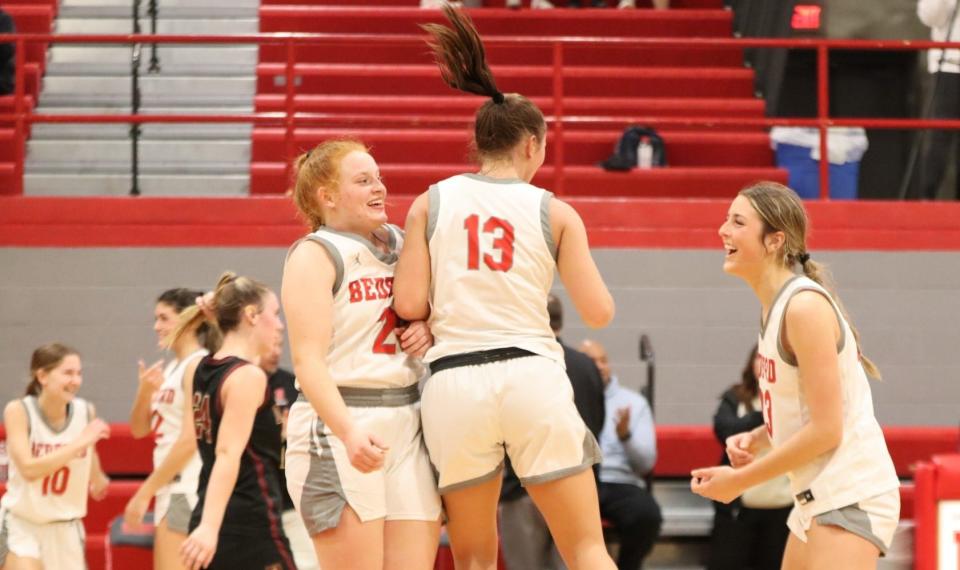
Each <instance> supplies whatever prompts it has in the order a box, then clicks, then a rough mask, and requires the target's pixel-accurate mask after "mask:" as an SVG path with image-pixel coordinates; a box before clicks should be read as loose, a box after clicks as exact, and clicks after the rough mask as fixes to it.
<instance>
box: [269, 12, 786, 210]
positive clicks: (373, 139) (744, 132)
mask: <svg viewBox="0 0 960 570" xmlns="http://www.w3.org/2000/svg"><path fill="white" fill-rule="evenodd" d="M418 3H419V2H418V1H413V0H373V1H364V2H360V1H343V0H340V1H336V0H301V2H295V3H289V2H287V3H282V2H275V1H272V0H264V1H263V3H262V5H261V9H260V17H261V19H260V29H261V31H263V32H305V33H358V34H361V33H362V34H392V35H397V36H407V37H409V38H412V40H411V41H406V42H405V41H402V40H399V41H396V42H393V43H385V42H378V41H376V40H370V39H367V38H364V39H357V40H344V41H340V42H336V43H329V42H328V43H317V44H312V45H298V46H297V47H296V63H295V67H294V77H295V79H294V81H295V94H294V97H293V101H292V103H293V107H294V110H295V112H296V113H318V114H322V115H323V116H322V117H314V118H312V119H308V118H306V117H304V118H303V119H302V120H300V121H298V123H297V124H298V125H299V126H298V127H297V128H296V130H295V131H294V148H295V151H296V152H298V153H299V152H302V151H304V150H306V149H308V148H311V147H313V146H314V145H316V144H318V143H320V142H322V141H323V140H327V139H330V138H334V137H341V136H352V137H355V138H359V139H360V140H362V141H363V142H365V143H367V144H368V145H370V146H371V148H372V151H373V154H374V157H375V158H376V159H377V161H378V163H379V164H380V167H381V172H382V173H383V174H384V176H385V177H386V180H387V185H388V187H389V188H390V191H391V192H392V193H393V194H394V195H398V194H401V195H402V194H407V195H409V194H416V193H419V192H423V191H424V190H425V189H426V188H428V187H429V185H430V184H431V183H433V182H436V181H437V180H438V179H441V178H445V177H447V176H450V175H453V174H456V173H459V172H463V171H469V170H471V169H472V168H473V167H472V166H470V164H469V163H470V160H469V157H468V148H469V142H470V125H471V123H472V118H473V114H474V112H475V111H476V109H477V107H478V106H479V105H480V104H481V102H482V100H481V98H479V97H472V96H465V95H462V94H459V93H457V92H455V91H453V90H451V89H450V88H448V87H447V86H446V85H444V84H443V82H442V81H441V80H440V75H439V72H438V70H437V67H436V65H435V64H434V63H433V61H432V56H431V54H430V52H429V49H428V48H427V46H426V45H425V44H424V43H423V41H422V39H423V37H424V34H423V31H422V30H421V29H420V28H419V24H423V23H427V22H443V21H444V20H443V16H442V14H441V13H440V12H439V11H438V10H421V9H419V8H418V7H417V5H418ZM673 4H674V6H673V8H681V9H671V10H645V9H638V10H615V9H608V10H596V9H592V10H587V9H584V10H567V9H557V10H528V9H523V10H507V9H504V8H503V6H504V1H503V0H493V1H490V2H486V3H485V6H489V7H490V8H489V9H486V8H485V9H482V10H470V16H471V18H473V21H474V22H475V24H476V26H477V29H478V30H479V31H480V33H481V34H482V35H483V37H484V38H485V39H486V40H487V43H488V47H487V55H488V60H489V61H490V64H491V67H492V69H493V72H494V74H495V76H496V78H497V84H498V86H499V87H500V89H501V90H503V91H504V92H519V93H523V94H524V95H526V96H528V97H530V98H532V99H533V100H534V102H535V103H536V104H537V105H538V106H540V108H541V109H542V110H543V111H544V113H545V114H546V115H548V116H550V115H552V114H553V113H554V100H553V94H554V70H553V57H554V55H553V48H552V46H550V45H547V44H544V45H519V44H505V43H498V42H497V41H496V39H497V37H498V36H511V37H514V36H525V37H533V38H540V39H549V38H551V37H567V36H569V37H597V38H649V37H663V38H686V37H715V38H726V37H730V35H731V29H732V13H731V12H729V11H727V10H724V9H722V5H721V2H720V1H719V0H686V1H681V0H675V1H674V2H673ZM563 58H564V68H563V95H564V99H563V115H564V116H565V117H598V118H603V119H604V120H603V121H601V122H597V120H583V119H580V120H568V121H565V122H564V153H563V156H564V162H565V165H564V167H563V177H564V192H565V193H566V194H569V195H571V196H631V197H698V198H710V197H714V198H716V197H728V196H731V195H732V194H734V193H735V192H736V191H737V190H738V189H740V188H741V187H742V186H743V185H745V184H746V183H749V182H751V181H753V180H757V179H764V178H768V179H773V180H777V181H781V182H785V181H786V173H785V172H784V171H781V170H779V169H776V168H774V167H773V157H772V153H771V150H770V147H769V139H768V136H767V134H766V131H765V130H764V129H762V128H759V127H752V126H737V125H727V126H723V127H719V128H718V127H711V126H696V125H689V126H670V127H662V128H659V129H658V130H659V131H660V133H661V134H662V136H663V139H664V142H665V145H666V154H667V160H668V167H667V168H663V169H656V170H649V171H636V170H635V171H633V172H606V171H604V170H602V169H601V168H599V167H598V166H596V164H597V163H598V162H600V161H602V160H604V159H606V158H607V157H608V156H609V155H610V154H611V152H612V151H613V149H614V145H615V143H616V142H617V140H618V139H619V136H620V134H621V132H622V130H623V127H625V126H627V125H628V124H630V123H631V122H651V123H653V124H655V123H656V119H658V118H666V117H696V116H701V117H707V116H712V117H745V118H746V117H750V118H759V117H763V114H764V102H763V101H762V100H758V99H756V98H755V97H754V88H753V81H754V74H753V71H752V70H750V69H747V68H745V67H743V65H742V62H743V54H742V53H741V52H740V51H738V50H728V49H721V48H712V47H696V48H671V47H659V46H634V47H629V46H626V45H624V44H622V43H603V41H602V40H596V41H587V42H583V43H581V44H567V45H565V46H564V51H563ZM285 69H286V51H285V47H284V46H282V45H272V46H262V47H261V49H260V63H259V65H258V66H257V96H256V100H255V106H256V110H257V111H259V112H283V111H284V110H285V108H286V100H285V95H286V76H285ZM419 117H423V119H422V120H421V119H419ZM284 134H285V131H284V130H283V129H282V128H280V127H279V125H277V126H261V127H256V128H255V129H254V131H253V149H252V161H251V166H250V172H251V181H250V188H251V193H254V194H272V193H278V192H284V191H286V190H287V189H288V188H289V187H290V182H289V181H288V180H285V179H284V176H285V164H284V159H285V158H287V157H286V156H285V155H286V152H287V150H286V146H285V141H284ZM555 147H556V139H555V138H554V137H553V136H552V135H551V138H550V141H549V144H548V147H547V159H546V163H545V166H544V167H543V168H542V169H541V170H540V172H539V174H538V176H537V178H535V180H534V182H535V183H537V184H540V185H543V186H545V187H547V188H550V187H552V186H554V179H553V173H554V153H555V152H556V148H555Z"/></svg>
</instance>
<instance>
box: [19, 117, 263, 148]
mask: <svg viewBox="0 0 960 570" xmlns="http://www.w3.org/2000/svg"><path fill="white" fill-rule="evenodd" d="M114 111H115V109H110V110H109V111H107V112H114ZM162 112H165V113H172V112H177V110H176V109H166V110H163V111H162ZM144 114H147V113H144ZM252 132H253V127H252V126H251V125H250V124H243V123H241V124H229V123H225V124H185V123H145V124H143V125H141V127H140V140H141V141H150V140H155V141H164V140H174V141H175V140H180V142H181V143H182V142H183V141H182V139H189V140H190V141H193V142H202V141H216V140H239V141H243V142H245V143H248V146H249V142H250V136H251V133H252ZM31 138H32V140H34V141H44V140H57V141H64V140H66V141H71V140H86V141H92V140H125V141H129V140H130V127H129V125H124V124H60V123H40V124H37V125H34V127H33V136H32V137H31Z"/></svg>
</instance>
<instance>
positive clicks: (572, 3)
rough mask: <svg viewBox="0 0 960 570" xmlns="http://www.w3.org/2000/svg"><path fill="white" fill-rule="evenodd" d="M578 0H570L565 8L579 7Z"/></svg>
mask: <svg viewBox="0 0 960 570" xmlns="http://www.w3.org/2000/svg"><path fill="white" fill-rule="evenodd" d="M579 7H580V0H570V1H569V2H567V8H579Z"/></svg>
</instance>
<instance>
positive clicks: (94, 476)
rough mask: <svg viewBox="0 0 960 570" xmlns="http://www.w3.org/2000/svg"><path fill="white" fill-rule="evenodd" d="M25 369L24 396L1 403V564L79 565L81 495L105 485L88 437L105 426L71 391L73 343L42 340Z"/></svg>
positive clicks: (76, 374) (77, 378)
mask: <svg viewBox="0 0 960 570" xmlns="http://www.w3.org/2000/svg"><path fill="white" fill-rule="evenodd" d="M30 372H31V375H32V377H33V378H32V379H31V381H30V385H29V386H28V387H27V395H26V397H24V398H22V399H20V400H14V401H12V402H10V403H9V404H7V407H6V409H5V410H4V425H5V427H6V432H7V448H8V449H9V451H10V458H11V459H12V462H11V464H10V473H9V481H8V483H7V493H6V494H5V495H4V496H3V500H2V501H0V568H4V569H5V570H20V569H26V568H38V567H42V568H57V569H58V570H59V569H64V570H71V569H81V568H86V563H85V562H84V560H85V557H84V532H83V524H82V522H81V519H82V518H83V517H84V516H85V515H86V514H87V497H88V495H89V496H90V497H92V498H94V499H96V500H100V499H102V498H103V497H104V496H105V495H106V492H107V484H108V483H109V479H107V477H106V475H104V474H103V471H102V470H101V469H100V461H99V460H98V458H97V451H96V447H95V445H96V443H97V441H99V440H101V439H103V438H106V437H109V436H110V428H109V426H107V424H106V423H104V422H103V420H100V419H97V418H96V414H95V413H94V410H93V406H92V405H91V404H89V403H88V402H86V401H85V400H83V399H81V398H78V397H77V396H76V393H77V390H78V389H79V388H80V384H81V383H82V375H81V364H80V356H79V354H77V352H76V351H75V350H73V349H72V348H70V347H67V346H65V345H62V344H59V343H52V344H47V345H44V346H41V347H40V348H38V349H36V350H35V351H34V352H33V357H32V358H31V362H30Z"/></svg>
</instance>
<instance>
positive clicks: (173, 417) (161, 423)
mask: <svg viewBox="0 0 960 570" xmlns="http://www.w3.org/2000/svg"><path fill="white" fill-rule="evenodd" d="M206 355H207V351H206V350H204V349H201V350H198V351H196V352H194V353H193V354H190V355H189V356H187V357H186V358H184V359H183V360H173V361H171V362H170V363H168V364H167V366H166V368H164V370H163V384H161V385H160V388H159V389H158V390H157V391H156V392H154V394H153V399H152V400H151V402H150V409H151V411H152V412H153V414H152V418H153V433H154V434H155V437H156V445H155V446H154V448H153V468H154V469H156V468H157V467H159V466H160V464H161V463H163V460H164V459H165V458H166V457H167V455H168V454H169V453H170V448H172V447H173V444H174V442H176V441H177V438H178V437H180V429H181V428H182V427H183V406H184V402H183V371H184V369H186V367H187V365H188V364H189V363H190V362H192V361H194V360H196V359H197V358H199V357H202V356H206ZM192 419H193V418H190V420H191V421H192ZM202 465H203V462H202V461H201V460H200V454H199V453H194V454H193V457H192V458H191V459H190V462H189V463H188V464H187V466H186V467H184V469H183V471H181V472H180V474H179V475H178V476H177V479H176V480H175V481H174V483H172V484H171V489H172V490H174V491H176V492H180V491H185V492H189V493H196V492H197V481H198V479H199V478H200V467H201V466H202Z"/></svg>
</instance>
